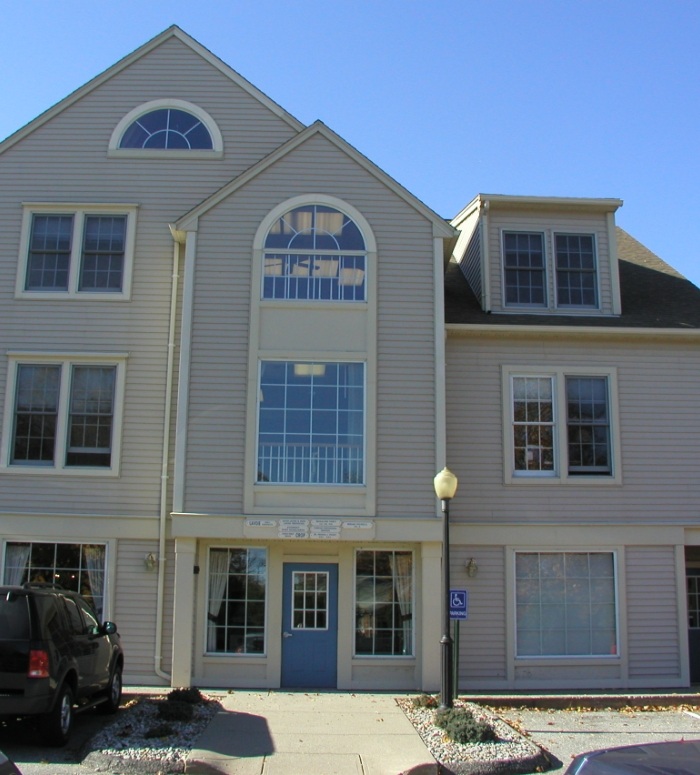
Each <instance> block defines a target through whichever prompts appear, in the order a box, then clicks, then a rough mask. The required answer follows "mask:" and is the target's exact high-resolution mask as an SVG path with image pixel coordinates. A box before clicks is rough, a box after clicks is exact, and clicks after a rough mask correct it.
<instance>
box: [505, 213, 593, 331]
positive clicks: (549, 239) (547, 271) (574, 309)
mask: <svg viewBox="0 0 700 775" xmlns="http://www.w3.org/2000/svg"><path fill="white" fill-rule="evenodd" d="M506 234H541V235H542V247H543V250H544V270H543V271H544V295H545V303H544V304H516V303H512V302H508V301H506V266H505V235H506ZM557 236H580V237H592V238H593V250H594V251H595V274H596V278H595V281H596V302H597V303H596V304H595V306H588V305H583V304H580V305H579V304H559V299H558V298H557V256H556V237H557ZM499 240H500V243H499V244H500V273H501V310H502V312H503V313H504V314H511V315H513V314H515V315H517V314H528V315H552V314H565V315H567V316H569V315H572V316H574V315H579V316H586V315H596V314H600V312H601V309H602V308H601V281H600V260H599V252H598V235H597V233H596V232H595V231H582V230H571V231H570V230H567V229H559V228H557V229H554V228H545V227H543V226H542V225H541V224H535V225H533V226H532V227H527V226H524V225H520V226H503V227H501V228H500V229H499Z"/></svg>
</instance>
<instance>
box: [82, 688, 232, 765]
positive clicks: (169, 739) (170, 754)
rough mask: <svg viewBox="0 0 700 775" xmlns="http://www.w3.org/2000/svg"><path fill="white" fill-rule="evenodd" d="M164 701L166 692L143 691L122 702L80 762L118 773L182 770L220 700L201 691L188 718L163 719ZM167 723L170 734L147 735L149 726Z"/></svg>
mask: <svg viewBox="0 0 700 775" xmlns="http://www.w3.org/2000/svg"><path fill="white" fill-rule="evenodd" d="M165 701H166V695H162V696H161V695H147V696H146V695H144V696H139V697H136V698H134V699H131V700H128V701H127V702H125V703H124V704H123V705H122V706H121V707H120V708H119V711H118V713H117V715H116V718H115V720H114V722H112V723H111V724H110V725H109V726H107V727H105V728H104V729H103V730H102V731H100V732H99V733H98V734H97V735H95V737H93V738H92V739H91V740H90V741H89V743H88V744H87V748H86V755H85V758H84V759H83V760H82V764H83V765H86V766H88V767H91V768H92V769H93V770H94V771H95V772H112V773H114V772H117V773H119V774H120V775H129V773H147V774H148V773H152V774H153V775H166V773H168V774H169V773H181V772H185V763H186V760H187V757H188V756H189V754H190V752H191V750H192V747H193V745H194V743H195V742H196V740H197V738H198V737H199V735H200V734H201V733H202V732H203V731H204V729H205V728H206V727H207V725H208V724H209V722H210V721H211V720H212V718H214V716H215V715H216V714H217V713H218V712H219V711H220V710H221V704H220V703H219V702H218V701H217V700H214V699H211V698H208V697H206V695H203V701H202V702H200V703H197V704H196V705H193V709H194V715H193V717H192V720H191V721H168V722H164V721H163V719H162V718H161V717H160V714H159V712H158V705H159V704H161V703H163V702H165ZM166 723H167V726H168V727H170V728H171V729H172V734H170V735H167V736H164V737H153V738H148V737H146V732H148V730H152V729H154V728H156V727H158V726H163V725H164V724H166Z"/></svg>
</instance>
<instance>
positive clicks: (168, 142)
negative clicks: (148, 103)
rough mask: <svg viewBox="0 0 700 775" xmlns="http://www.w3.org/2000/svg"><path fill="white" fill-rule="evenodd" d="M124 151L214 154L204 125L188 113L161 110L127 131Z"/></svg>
mask: <svg viewBox="0 0 700 775" xmlns="http://www.w3.org/2000/svg"><path fill="white" fill-rule="evenodd" d="M119 147H120V148H166V149H169V150H175V149H178V150H179V149H185V150H190V151H191V150H210V149H211V148H213V143H212V140H211V135H210V134H209V130H208V129H207V128H206V126H204V124H203V123H202V121H201V120H200V119H198V118H197V116H193V115H192V114H191V113H187V112H186V111H184V110H176V109H175V108H161V109H160V110H152V111H151V112H150V113H146V114H145V115H143V116H140V117H139V118H137V119H136V120H135V121H133V122H132V123H131V125H130V126H129V127H128V128H127V130H126V132H124V134H123V135H122V139H121V140H120V142H119Z"/></svg>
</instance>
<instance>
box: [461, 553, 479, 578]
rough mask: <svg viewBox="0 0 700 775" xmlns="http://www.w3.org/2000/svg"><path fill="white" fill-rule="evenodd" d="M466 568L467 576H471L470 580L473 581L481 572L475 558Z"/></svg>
mask: <svg viewBox="0 0 700 775" xmlns="http://www.w3.org/2000/svg"><path fill="white" fill-rule="evenodd" d="M464 567H465V568H466V571H467V576H469V578H470V579H473V578H474V576H476V574H477V573H478V572H479V566H478V565H477V564H476V560H474V558H473V557H472V558H471V559H470V560H469V562H468V563H467V564H466V565H465V566H464Z"/></svg>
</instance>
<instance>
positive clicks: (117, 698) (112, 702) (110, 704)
mask: <svg viewBox="0 0 700 775" xmlns="http://www.w3.org/2000/svg"><path fill="white" fill-rule="evenodd" d="M105 696H106V697H107V699H106V700H105V701H104V702H101V703H100V704H99V705H98V706H97V710H98V711H99V712H100V713H104V714H106V715H111V714H113V713H116V712H117V711H118V710H119V703H120V702H121V699H122V668H121V665H115V666H114V670H113V671H112V676H111V678H110V679H109V686H108V687H107V690H106V692H105Z"/></svg>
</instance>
